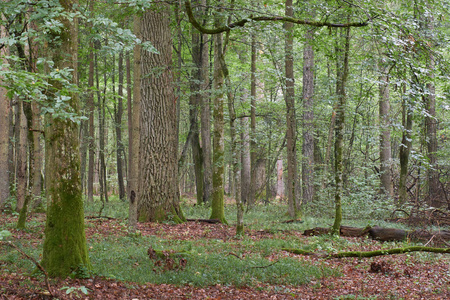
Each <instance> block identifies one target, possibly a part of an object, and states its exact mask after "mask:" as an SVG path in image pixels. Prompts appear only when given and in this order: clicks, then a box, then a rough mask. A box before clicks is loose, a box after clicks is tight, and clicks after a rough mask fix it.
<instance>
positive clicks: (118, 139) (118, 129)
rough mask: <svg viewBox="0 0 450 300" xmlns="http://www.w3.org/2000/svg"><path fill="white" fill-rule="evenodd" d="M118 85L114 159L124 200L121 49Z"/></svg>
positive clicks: (120, 194)
mask: <svg viewBox="0 0 450 300" xmlns="http://www.w3.org/2000/svg"><path fill="white" fill-rule="evenodd" d="M118 72H119V86H118V91H117V95H118V99H117V109H116V118H115V123H116V124H115V127H116V143H117V144H116V147H117V150H116V154H117V156H116V160H117V181H118V186H119V198H120V200H122V201H124V200H125V184H124V180H123V173H124V171H123V165H124V162H123V161H124V157H125V150H124V146H123V141H122V116H123V51H122V52H120V54H119V66H118Z"/></svg>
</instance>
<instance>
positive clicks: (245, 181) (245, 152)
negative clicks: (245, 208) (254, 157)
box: [241, 97, 251, 203]
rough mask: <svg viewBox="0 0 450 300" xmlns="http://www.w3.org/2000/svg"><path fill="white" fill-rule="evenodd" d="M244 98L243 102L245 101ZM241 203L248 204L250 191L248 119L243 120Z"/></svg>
mask: <svg viewBox="0 0 450 300" xmlns="http://www.w3.org/2000/svg"><path fill="white" fill-rule="evenodd" d="M245 100H246V99H245V97H243V101H245ZM241 141H242V146H241V148H242V150H241V187H244V188H241V202H242V203H248V201H249V196H250V195H249V194H250V193H249V192H250V189H249V188H247V187H249V186H250V174H251V171H250V170H251V161H250V135H249V120H248V117H243V118H241Z"/></svg>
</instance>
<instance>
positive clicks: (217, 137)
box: [210, 15, 227, 223]
mask: <svg viewBox="0 0 450 300" xmlns="http://www.w3.org/2000/svg"><path fill="white" fill-rule="evenodd" d="M215 18H216V19H215V24H216V26H219V25H221V24H222V18H221V17H220V16H217V15H216V17H215ZM222 56H223V36H222V34H221V33H220V34H216V35H215V36H214V90H215V91H214V94H215V96H214V111H213V117H214V140H213V194H212V203H211V216H210V219H218V220H220V222H222V223H227V221H226V220H225V213H224V186H223V185H224V175H225V161H224V158H225V145H224V143H225V138H224V117H223V106H224V99H223V90H222V89H223V81H224V78H223V70H222V66H221V63H220V59H221V57H222Z"/></svg>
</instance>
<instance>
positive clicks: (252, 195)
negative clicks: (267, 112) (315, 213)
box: [247, 32, 257, 207]
mask: <svg viewBox="0 0 450 300" xmlns="http://www.w3.org/2000/svg"><path fill="white" fill-rule="evenodd" d="M250 73H251V74H250V188H249V191H248V202H247V207H252V206H253V205H255V202H256V200H257V199H256V190H257V189H256V158H257V157H256V37H255V32H253V33H252V36H251V62H250Z"/></svg>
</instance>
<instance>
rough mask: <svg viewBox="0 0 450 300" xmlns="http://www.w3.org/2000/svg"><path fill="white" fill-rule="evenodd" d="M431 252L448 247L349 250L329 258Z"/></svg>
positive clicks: (447, 250)
mask: <svg viewBox="0 0 450 300" xmlns="http://www.w3.org/2000/svg"><path fill="white" fill-rule="evenodd" d="M419 251H420V252H433V253H450V248H433V247H423V246H412V247H405V248H394V249H384V250H375V251H349V252H339V253H336V254H331V255H330V256H329V258H343V257H361V258H362V257H374V256H380V255H391V254H403V253H409V252H419Z"/></svg>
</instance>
